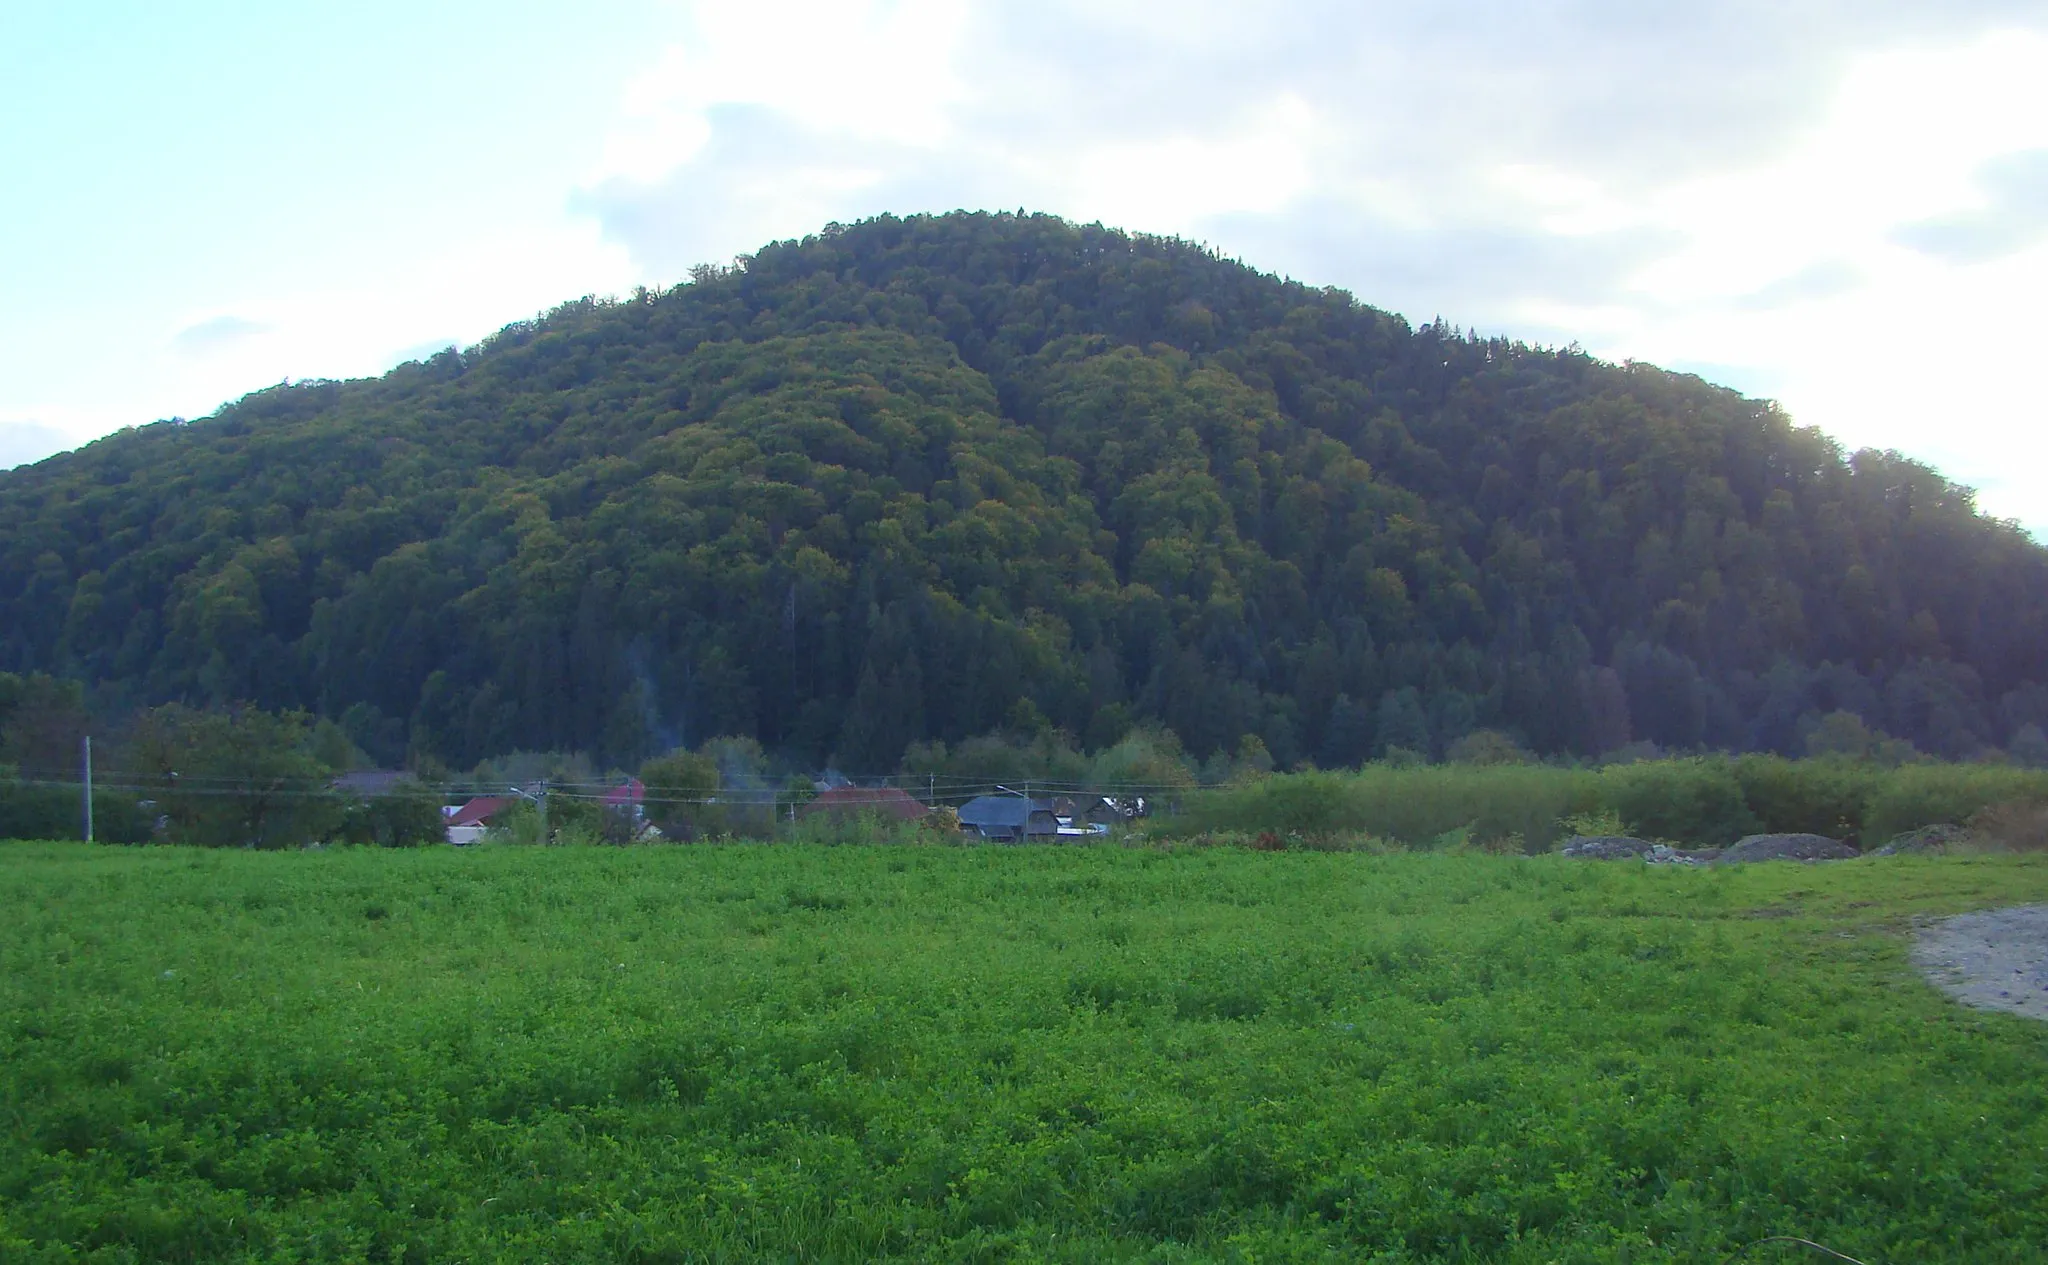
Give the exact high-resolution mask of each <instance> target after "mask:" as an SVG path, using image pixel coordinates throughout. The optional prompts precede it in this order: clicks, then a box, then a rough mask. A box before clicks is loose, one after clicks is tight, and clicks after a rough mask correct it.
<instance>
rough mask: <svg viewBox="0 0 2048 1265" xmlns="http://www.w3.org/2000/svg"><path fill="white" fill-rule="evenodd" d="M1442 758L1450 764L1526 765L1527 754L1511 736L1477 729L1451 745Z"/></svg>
mask: <svg viewBox="0 0 2048 1265" xmlns="http://www.w3.org/2000/svg"><path fill="white" fill-rule="evenodd" d="M1444 758H1445V759H1446V760H1449V761H1450V762H1451V763H1452V764H1527V763H1528V762H1529V753H1528V752H1527V751H1524V750H1523V749H1522V744H1520V743H1518V742H1516V741H1515V739H1514V736H1513V735H1512V734H1505V733H1502V732H1501V731H1500V730H1498V729H1477V730H1474V731H1473V732H1471V733H1469V734H1466V735H1465V736H1464V737H1462V738H1460V739H1458V740H1457V741H1456V742H1454V743H1452V744H1451V745H1450V747H1449V749H1447V750H1446V751H1445V752H1444Z"/></svg>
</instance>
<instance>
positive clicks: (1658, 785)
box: [1148, 755, 2048, 852]
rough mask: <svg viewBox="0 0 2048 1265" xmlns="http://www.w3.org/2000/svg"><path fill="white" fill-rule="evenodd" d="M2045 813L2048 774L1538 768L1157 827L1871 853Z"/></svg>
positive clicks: (1169, 832) (1215, 794) (1341, 787)
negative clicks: (1766, 841) (1981, 818)
mask: <svg viewBox="0 0 2048 1265" xmlns="http://www.w3.org/2000/svg"><path fill="white" fill-rule="evenodd" d="M2035 801H2041V802H2048V773H2044V772H2039V771H2032V770H2025V769H2015V768H2010V767H2007V766H2002V765H1992V764H1932V763H1922V764H1914V765H1909V766H1907V767H1904V768H1891V767H1887V766H1885V765H1881V764H1875V763H1871V762H1868V761H1855V760H1843V759H1827V760H1785V759H1781V758H1779V757H1777V756H1763V755H1749V756H1743V757H1741V758H1740V759H1735V760H1729V759H1722V758H1712V759H1685V760H1655V761H1639V762H1637V763H1633V764H1617V765H1609V766H1606V767H1605V768H1601V769H1598V770H1590V769H1571V768H1559V767H1554V766H1553V767H1540V766H1534V765H1491V766H1488V765H1471V764H1462V765H1458V764H1453V765H1437V766H1426V765H1396V764H1391V763H1382V764H1373V765H1368V766H1366V767H1365V768H1364V769H1362V770H1360V771H1358V772H1355V773H1309V774H1293V775H1287V776H1279V777H1273V778H1270V779H1266V780H1263V781H1260V782H1257V783H1255V784H1252V785H1248V786H1237V787H1229V788H1220V789H1216V790H1207V791H1203V792H1202V793H1201V794H1200V795H1198V796H1195V797H1193V798H1191V799H1190V800H1189V801H1188V803H1187V806H1186V810H1185V811H1184V812H1182V813H1180V814H1178V815H1174V816H1170V817H1166V818H1161V819H1157V820H1154V821H1153V822H1151V823H1150V824H1149V826H1148V830H1149V831H1150V833H1152V834H1154V835H1156V836H1159V837H1163V838H1183V837H1191V836H1197V835H1208V836H1216V835H1219V834H1220V835H1230V836H1232V837H1241V838H1243V839H1246V840H1250V839H1253V838H1256V837H1257V836H1258V835H1260V834H1262V833H1267V832H1271V833H1273V834H1275V835H1279V836H1298V837H1300V838H1302V839H1304V840H1316V841H1323V842H1329V841H1333V840H1340V839H1346V838H1349V839H1351V840H1354V841H1365V840H1387V841H1392V842H1395V843H1398V844H1402V845H1404V846H1407V847H1430V846H1436V845H1437V844H1438V842H1439V841H1442V840H1445V839H1447V838H1451V837H1453V836H1456V835H1457V832H1459V831H1464V832H1465V834H1464V835H1463V836H1462V837H1463V838H1465V839H1467V840H1468V841H1470V842H1471V843H1473V844H1475V845H1483V844H1491V843H1493V842H1495V841H1497V840H1501V839H1504V838H1507V837H1509V836H1518V837H1520V838H1521V839H1522V841H1523V843H1524V845H1525V846H1526V847H1527V849H1528V850H1530V851H1534V852H1542V851H1548V850H1549V848H1550V847H1551V846H1552V845H1553V844H1554V843H1556V842H1557V841H1558V840H1559V839H1560V838H1561V837H1562V836H1563V835H1568V834H1632V835H1639V836H1642V837H1645V838H1651V839H1668V840H1671V841H1673V842H1676V843H1682V844H1686V845H1688V846H1694V847H1700V846H1725V845H1727V844H1730V843H1733V842H1734V841H1735V840H1737V839H1739V838H1741V837H1742V836H1743V835H1747V834H1757V833H1762V832H1770V833H1776V834H1819V835H1827V836H1829V837H1830V838H1836V839H1844V840H1847V841H1849V842H1851V843H1859V844H1861V846H1864V847H1866V848H1868V847H1874V846H1876V845H1878V844H1881V843H1884V842H1885V841H1887V840H1888V839H1890V838H1892V837H1893V836H1894V835H1897V834H1900V833H1903V832H1904V831H1907V830H1911V829H1915V828H1917V827H1920V826H1925V825H1935V824H1941V823H1947V824H1961V823H1964V822H1967V821H1969V820H1970V819H1971V817H1972V815H1973V814H1975V813H1977V812H1979V811H1981V810H1983V809H1986V808H1990V807H1993V806H1996V805H2000V804H2007V803H2024V802H2035Z"/></svg>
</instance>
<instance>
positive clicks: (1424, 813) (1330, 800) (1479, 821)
mask: <svg viewBox="0 0 2048 1265" xmlns="http://www.w3.org/2000/svg"><path fill="white" fill-rule="evenodd" d="M1596 782H1597V779H1596V775H1594V774H1591V773H1587V772H1581V771H1577V770H1570V769H1550V768H1538V767H1534V766H1519V765H1493V766H1475V765H1458V766H1451V765H1439V766H1427V765H1424V766H1411V767H1402V766H1396V765H1389V764H1375V765H1369V766H1367V767H1366V768H1365V769H1363V770H1361V771H1359V772H1357V773H1297V774H1288V775H1282V776H1275V777H1270V778H1265V779H1262V780H1259V781H1256V782H1253V783H1250V784H1248V785H1244V786H1237V787H1229V788H1222V789H1217V790H1210V791H1204V792H1202V793H1201V794H1200V795H1199V796H1196V797H1194V798H1192V799H1191V800H1190V801H1189V803H1188V807H1187V810H1186V811H1185V812H1184V813H1182V814H1181V815H1179V816H1176V817H1173V818H1171V819H1170V820H1165V821H1156V822H1154V823H1153V824H1152V826H1151V829H1152V830H1153V831H1154V832H1155V833H1158V834H1162V835H1168V836H1179V835H1187V834H1200V833H1204V832H1214V831H1235V832H1240V833H1244V834H1257V833H1259V832H1264V831H1271V832H1274V833H1276V834H1280V835H1289V834H1292V835H1299V836H1301V837H1303V838H1304V839H1309V840H1329V839H1332V838H1335V837H1337V836H1342V835H1354V836H1364V837H1371V838H1378V839H1387V840H1392V841H1394V842H1397V843H1401V844H1405V845H1407V846H1410V847H1428V846H1433V845H1435V844H1437V843H1438V842H1439V841H1445V840H1447V839H1451V838H1459V839H1469V840H1471V841H1473V842H1479V843H1486V842H1491V841H1494V840H1498V839H1503V838H1506V837H1508V836H1510V835H1513V836H1517V837H1519V838H1520V839H1522V840H1523V841H1524V844H1525V846H1526V847H1528V848H1529V849H1530V850H1533V851H1539V852H1540V851H1545V850H1547V849H1548V848H1549V846H1550V844H1551V842H1552V841H1553V840H1554V839H1555V838H1556V835H1557V830H1558V821H1559V819H1560V818H1562V817H1565V816H1568V815H1570V814H1571V813H1574V812H1577V811H1580V810H1581V809H1582V808H1584V807H1586V806H1589V805H1590V804H1591V803H1592V802H1593V797H1594V788H1595V786H1596ZM1459 832H1464V833H1463V834H1460V833H1459Z"/></svg>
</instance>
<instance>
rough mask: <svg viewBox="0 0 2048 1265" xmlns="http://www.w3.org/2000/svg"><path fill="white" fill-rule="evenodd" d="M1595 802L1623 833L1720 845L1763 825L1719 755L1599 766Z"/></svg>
mask: <svg viewBox="0 0 2048 1265" xmlns="http://www.w3.org/2000/svg"><path fill="white" fill-rule="evenodd" d="M1598 802H1599V803H1601V804H1603V805H1605V806H1607V807H1609V808H1612V809H1613V810H1614V811H1615V812H1616V813H1617V814H1618V815H1619V816H1620V817H1621V819H1622V821H1623V822H1624V823H1626V825H1627V827H1628V833H1629V834H1632V835H1640V836H1642V837H1644V838H1649V839H1671V840H1675V841H1678V842H1681V843H1690V844H1695V845H1700V844H1704V845H1708V846H1712V847H1723V846H1726V845H1728V844H1731V843H1734V842H1735V841H1736V840H1737V839H1740V838H1741V837H1742V836H1744V835H1749V834H1756V833H1758V832H1759V831H1761V830H1763V829H1764V823H1763V821H1762V819H1760V818H1759V817H1758V816H1757V815H1756V813H1755V812H1754V811H1753V810H1752V809H1751V808H1750V806H1749V803H1748V800H1747V799H1746V798H1745V797H1744V795H1743V788H1742V781H1741V779H1739V778H1738V777H1736V775H1735V766H1734V765H1733V764H1731V763H1730V762H1729V761H1727V760H1724V759H1697V760H1661V761H1655V762H1648V763H1641V764H1616V765H1609V766H1608V767H1607V768H1604V769H1602V770H1601V771H1600V781H1599V791H1598Z"/></svg>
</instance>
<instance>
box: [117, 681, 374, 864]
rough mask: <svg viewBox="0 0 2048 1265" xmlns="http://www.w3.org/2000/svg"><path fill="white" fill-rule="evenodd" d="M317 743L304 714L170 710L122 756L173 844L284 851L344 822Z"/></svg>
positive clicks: (150, 720)
mask: <svg viewBox="0 0 2048 1265" xmlns="http://www.w3.org/2000/svg"><path fill="white" fill-rule="evenodd" d="M311 739H312V730H311V727H310V725H309V718H308V717H307V716H306V715H305V713H303V712H281V713H275V712H266V711H262V710H260V709H257V708H254V707H248V706H234V707H226V708H219V709H209V710H200V709H197V708H191V707H186V706H184V705H183V704H180V703H168V704H166V705H164V706H162V707H157V708H153V709H151V710H149V711H147V712H144V713H143V714H141V715H140V716H138V717H137V718H136V719H135V721H134V723H133V724H132V725H131V727H130V729H129V731H128V733H127V734H126V735H125V737H124V738H123V741H122V744H121V752H122V757H121V758H122V761H123V763H124V764H125V765H126V766H127V768H128V769H129V771H130V773H131V775H132V776H134V777H135V778H137V779H139V780H140V781H141V782H142V783H143V785H145V786H146V787H148V788H149V789H148V791H147V794H148V795H149V797H150V798H152V799H153V800H154V801H155V802H156V804H157V807H158V809H159V811H161V812H162V814H163V816H164V818H165V821H166V825H167V829H168V833H169V838H170V840H171V841H172V842H175V843H197V844H205V845H209V846H215V847H250V848H283V847H293V846H297V845H300V844H306V843H317V842H319V841H321V840H324V839H326V838H327V837H329V836H330V835H332V834H333V833H334V832H335V831H336V830H337V829H338V828H339V826H340V823H341V820H342V817H343V813H344V807H343V804H342V801H341V800H340V799H339V798H338V797H337V796H335V795H334V794H333V793H332V791H331V790H330V789H329V787H328V781H329V779H330V777H331V776H332V774H333V773H335V772H336V770H335V769H334V768H333V767H332V766H331V765H328V764H326V763H324V762H323V761H322V760H321V759H320V758H319V757H318V756H316V755H315V754H314V753H313V752H312V750H311V745H312V742H311Z"/></svg>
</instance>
